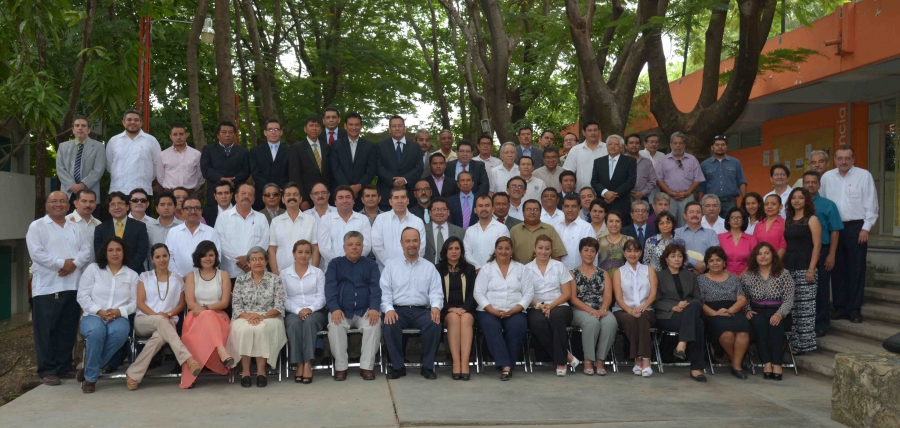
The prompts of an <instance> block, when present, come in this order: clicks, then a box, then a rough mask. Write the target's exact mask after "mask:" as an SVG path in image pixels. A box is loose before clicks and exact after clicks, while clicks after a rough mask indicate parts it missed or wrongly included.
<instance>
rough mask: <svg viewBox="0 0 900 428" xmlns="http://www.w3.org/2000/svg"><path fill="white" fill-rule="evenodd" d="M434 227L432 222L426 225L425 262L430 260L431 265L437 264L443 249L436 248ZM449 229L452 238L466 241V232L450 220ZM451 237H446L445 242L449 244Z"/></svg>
mask: <svg viewBox="0 0 900 428" xmlns="http://www.w3.org/2000/svg"><path fill="white" fill-rule="evenodd" d="M432 225H433V223H432V222H428V223H427V224H426V225H425V260H428V261H429V262H431V263H435V260H436V259H437V257H438V256H440V255H441V249H440V248H435V247H434V243H435V237H434V233H433V231H434V227H433V226H432ZM447 227H448V228H449V229H450V236H455V237H457V238H459V239H465V237H466V231H465V230H463V229H462V228H461V227H459V226H455V225H452V224H450V221H449V219H448V221H447ZM450 236H445V237H444V242H447V240H448V239H450Z"/></svg>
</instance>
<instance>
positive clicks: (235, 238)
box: [215, 183, 269, 284]
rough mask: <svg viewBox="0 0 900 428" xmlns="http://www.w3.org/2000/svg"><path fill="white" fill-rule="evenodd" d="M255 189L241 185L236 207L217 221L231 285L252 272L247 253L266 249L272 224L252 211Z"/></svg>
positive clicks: (223, 261) (224, 263)
mask: <svg viewBox="0 0 900 428" xmlns="http://www.w3.org/2000/svg"><path fill="white" fill-rule="evenodd" d="M255 200H256V189H255V188H253V185H251V184H247V183H244V184H241V185H240V187H238V189H237V198H236V203H235V204H234V207H232V208H230V209H229V210H228V211H225V212H223V213H222V214H221V215H219V218H218V219H216V227H215V229H216V233H218V234H219V242H220V243H221V247H220V250H222V270H224V271H226V272H228V276H230V277H231V281H232V284H233V283H234V281H235V280H236V279H237V277H239V276H241V275H243V274H244V273H246V272H250V263H249V262H248V261H247V251H250V249H251V248H253V247H257V246H259V247H263V248H265V247H266V243H267V242H268V237H269V222H268V221H266V216H264V215H262V214H260V213H258V212H256V211H253V202H254V201H255Z"/></svg>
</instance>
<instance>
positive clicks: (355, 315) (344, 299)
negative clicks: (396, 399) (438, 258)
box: [325, 231, 418, 381]
mask: <svg viewBox="0 0 900 428" xmlns="http://www.w3.org/2000/svg"><path fill="white" fill-rule="evenodd" d="M364 239H365V238H364V237H363V234H362V233H359V232H357V231H350V232H347V233H346V234H345V235H344V254H345V255H343V256H340V257H336V258H334V259H333V260H331V262H330V263H329V264H328V265H329V269H328V270H327V271H326V272H325V301H326V303H327V305H328V310H329V311H330V312H331V317H330V318H329V321H328V342H329V343H331V355H333V356H334V380H337V381H342V380H345V379H347V367H348V366H349V364H348V357H347V332H348V331H349V330H350V329H351V328H358V329H359V330H360V331H361V332H362V349H361V350H360V357H359V375H360V376H362V378H363V379H365V380H374V379H375V372H374V371H373V370H372V369H373V368H374V367H375V354H376V353H377V352H378V345H379V344H380V343H381V319H380V316H381V314H380V313H379V312H378V310H379V306H380V305H381V288H380V287H379V284H378V280H379V278H380V276H381V274H380V272H379V271H378V263H375V261H374V260H372V259H369V258H366V257H362V253H363V240H364ZM416 254H418V253H416ZM401 361H403V360H402V359H401Z"/></svg>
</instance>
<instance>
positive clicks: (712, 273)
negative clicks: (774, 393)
mask: <svg viewBox="0 0 900 428" xmlns="http://www.w3.org/2000/svg"><path fill="white" fill-rule="evenodd" d="M738 209H740V208H738ZM726 218H727V217H726ZM745 224H746V222H745ZM726 233H727V232H726ZM720 236H721V235H720ZM729 260H730V259H729V257H728V255H727V253H726V252H725V250H723V249H722V247H710V248H709V249H708V250H706V254H705V255H704V257H703V263H705V264H706V273H705V274H703V275H700V276H699V277H697V286H698V287H699V288H700V299H702V300H703V313H704V314H705V315H706V324H707V325H708V326H709V327H710V329H711V330H712V333H713V337H715V338H718V341H719V344H720V345H722V349H724V350H725V355H726V356H727V357H728V359H729V360H731V374H732V375H734V377H736V378H738V379H747V375H746V374H744V370H743V368H742V367H741V362H742V361H743V360H744V355H745V354H746V353H747V348H748V347H749V346H750V323H749V322H748V321H747V319H746V318H745V317H742V316H740V313H741V312H742V311H743V310H744V306H745V305H746V304H747V298H746V297H744V289H743V288H741V279H740V278H739V277H738V276H737V275H734V274H733V273H732V272H731V271H730V270H726V267H727V266H728V264H729V263H731V262H730V261H729ZM743 271H744V269H742V270H741V272H743Z"/></svg>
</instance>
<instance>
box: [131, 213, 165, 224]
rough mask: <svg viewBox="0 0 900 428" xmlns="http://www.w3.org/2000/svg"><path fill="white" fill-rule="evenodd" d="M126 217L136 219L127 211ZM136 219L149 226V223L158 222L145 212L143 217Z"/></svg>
mask: <svg viewBox="0 0 900 428" xmlns="http://www.w3.org/2000/svg"><path fill="white" fill-rule="evenodd" d="M128 218H132V219H135V220H137V219H136V218H134V216H133V215H131V212H129V213H128ZM138 221H139V222H141V223H144V224H146V225H147V226H150V225H151V224H159V221H157V220H156V219H155V218H153V217H150V216H149V215H146V214H144V218H142V219H140V220H138Z"/></svg>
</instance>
